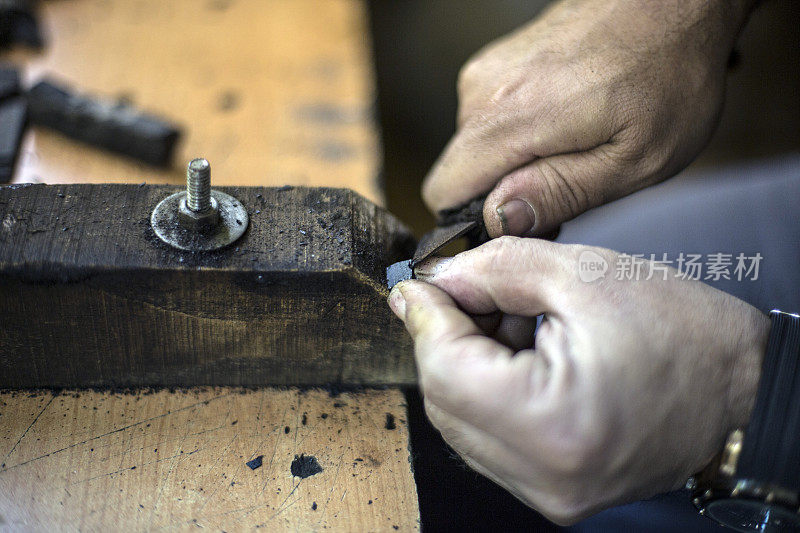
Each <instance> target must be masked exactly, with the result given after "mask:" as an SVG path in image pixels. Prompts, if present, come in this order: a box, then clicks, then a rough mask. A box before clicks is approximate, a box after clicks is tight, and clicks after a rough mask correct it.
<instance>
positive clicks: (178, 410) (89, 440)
mask: <svg viewBox="0 0 800 533" xmlns="http://www.w3.org/2000/svg"><path fill="white" fill-rule="evenodd" d="M230 394H233V393H232V392H227V393H225V394H221V395H219V396H214V397H213V398H209V399H208V400H203V401H202V402H197V403H195V404H192V405H187V406H185V407H181V408H180V409H175V410H174V411H169V412H166V413H162V414H160V415H156V416H153V417H150V418H145V419H144V420H140V421H139V422H134V423H133V424H128V425H127V426H124V427H121V428H117V429H114V430H111V431H108V432H106V433H103V434H102V435H97V436H95V437H91V438H89V439H86V440H82V441H80V442H74V443H72V444H70V445H69V446H65V447H63V448H60V449H58V450H54V451H52V452H49V453H45V454H43V455H39V456H38V457H34V458H33V459H28V460H27V461H23V462H21V463H17V464H15V465H12V466H7V467H6V468H4V469H3V470H0V474H3V473H4V472H7V471H9V470H13V469H15V468H19V467H21V466H25V465H26V464H28V463H32V462H34V461H39V460H41V459H44V458H45V457H50V456H51V455H55V454H57V453H61V452H64V451H67V450H71V449H72V448H75V447H76V446H81V445H83V444H86V443H88V442H92V441H93V440H97V439H102V438H104V437H108V436H109V435H114V434H115V433H120V432H122V431H125V430H128V429H130V428H133V427H136V426H140V425H142V424H145V423H147V422H151V421H153V420H158V419H159V418H164V417H167V416H170V415H173V414H175V413H180V412H181V411H186V410H188V409H193V408H195V407H197V406H198V405H202V404H207V403H208V402H211V401H213V400H216V399H219V398H224V397H225V396H229V395H230ZM184 438H185V437H184Z"/></svg>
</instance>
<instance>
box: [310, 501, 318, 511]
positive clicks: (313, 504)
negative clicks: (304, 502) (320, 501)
mask: <svg viewBox="0 0 800 533" xmlns="http://www.w3.org/2000/svg"><path fill="white" fill-rule="evenodd" d="M311 510H312V511H316V510H317V502H314V503H312V504H311Z"/></svg>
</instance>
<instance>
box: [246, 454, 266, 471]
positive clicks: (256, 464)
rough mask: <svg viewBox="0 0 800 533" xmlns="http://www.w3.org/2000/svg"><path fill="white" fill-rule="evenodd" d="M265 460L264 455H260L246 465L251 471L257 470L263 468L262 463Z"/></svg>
mask: <svg viewBox="0 0 800 533" xmlns="http://www.w3.org/2000/svg"><path fill="white" fill-rule="evenodd" d="M263 460H264V456H263V455H259V456H258V457H256V458H255V459H252V460H250V461H247V462H246V463H245V464H246V465H247V466H249V467H250V470H255V469H256V468H261V463H262V462H263Z"/></svg>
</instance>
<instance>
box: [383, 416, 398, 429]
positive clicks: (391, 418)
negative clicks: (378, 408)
mask: <svg viewBox="0 0 800 533" xmlns="http://www.w3.org/2000/svg"><path fill="white" fill-rule="evenodd" d="M385 427H386V429H389V430H391V429H396V428H397V424H395V423H394V415H393V414H392V413H386V426H385Z"/></svg>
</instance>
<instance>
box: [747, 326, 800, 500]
mask: <svg viewBox="0 0 800 533" xmlns="http://www.w3.org/2000/svg"><path fill="white" fill-rule="evenodd" d="M770 320H771V322H772V324H771V329H770V334H769V340H768V342H767V351H766V353H765V355H764V361H763V363H762V369H761V378H760V381H759V387H758V392H757V394H756V401H755V405H754V407H753V413H752V415H751V417H750V423H749V425H748V427H747V430H746V432H745V439H744V443H743V445H742V450H741V454H740V455H739V460H738V463H737V465H736V476H737V477H738V478H740V479H752V480H758V481H760V482H764V483H769V484H773V485H778V486H780V487H783V488H785V489H790V490H797V491H800V316H798V315H794V314H789V313H783V312H780V311H772V312H771V313H770Z"/></svg>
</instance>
